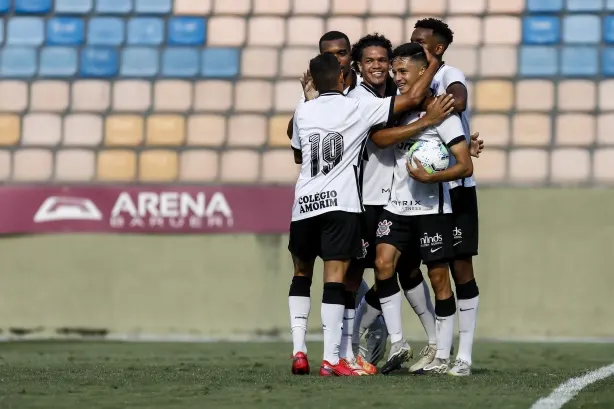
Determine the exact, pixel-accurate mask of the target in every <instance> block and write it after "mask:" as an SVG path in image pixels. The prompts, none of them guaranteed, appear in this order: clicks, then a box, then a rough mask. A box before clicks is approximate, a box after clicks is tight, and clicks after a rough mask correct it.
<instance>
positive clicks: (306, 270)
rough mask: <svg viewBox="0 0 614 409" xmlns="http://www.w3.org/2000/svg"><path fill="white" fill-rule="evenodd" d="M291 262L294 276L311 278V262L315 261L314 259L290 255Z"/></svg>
mask: <svg viewBox="0 0 614 409" xmlns="http://www.w3.org/2000/svg"><path fill="white" fill-rule="evenodd" d="M292 262H293V264H294V276H295V277H297V276H302V277H308V278H309V279H311V277H313V264H314V263H315V259H313V260H302V259H300V258H298V257H296V256H294V255H293V256H292Z"/></svg>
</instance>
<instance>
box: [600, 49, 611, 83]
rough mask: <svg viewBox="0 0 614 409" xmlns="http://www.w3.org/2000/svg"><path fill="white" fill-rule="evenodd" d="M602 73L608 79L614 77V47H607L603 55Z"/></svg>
mask: <svg viewBox="0 0 614 409" xmlns="http://www.w3.org/2000/svg"><path fill="white" fill-rule="evenodd" d="M601 71H602V73H603V75H605V76H606V77H614V47H606V48H604V49H603V51H602V54H601Z"/></svg>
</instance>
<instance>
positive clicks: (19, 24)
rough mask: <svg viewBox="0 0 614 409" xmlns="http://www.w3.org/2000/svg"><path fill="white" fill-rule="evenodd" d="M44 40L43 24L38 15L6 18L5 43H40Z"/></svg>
mask: <svg viewBox="0 0 614 409" xmlns="http://www.w3.org/2000/svg"><path fill="white" fill-rule="evenodd" d="M44 40H45V25H44V23H43V19H42V18H38V17H13V18H11V19H9V20H8V24H7V30H6V43H7V44H12V45H40V44H42V43H43V41H44Z"/></svg>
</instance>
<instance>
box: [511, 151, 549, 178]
mask: <svg viewBox="0 0 614 409" xmlns="http://www.w3.org/2000/svg"><path fill="white" fill-rule="evenodd" d="M509 162H510V166H509V167H510V181H511V182H512V183H519V184H542V183H545V182H546V180H547V178H548V173H549V172H548V169H549V160H548V152H547V151H545V150H542V149H516V150H513V151H512V152H510V154H509Z"/></svg>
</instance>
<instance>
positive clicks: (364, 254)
mask: <svg viewBox="0 0 614 409" xmlns="http://www.w3.org/2000/svg"><path fill="white" fill-rule="evenodd" d="M368 248H369V242H368V241H366V240H365V239H362V255H361V256H360V257H357V258H358V259H359V260H360V259H361V258H365V257H367V251H368Z"/></svg>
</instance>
